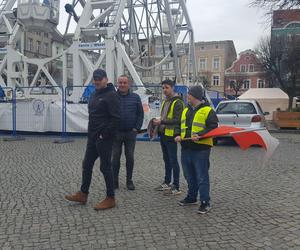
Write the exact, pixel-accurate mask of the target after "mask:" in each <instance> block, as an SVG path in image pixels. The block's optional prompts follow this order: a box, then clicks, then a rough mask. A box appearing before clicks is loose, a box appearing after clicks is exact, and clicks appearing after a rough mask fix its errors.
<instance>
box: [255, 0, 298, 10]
mask: <svg viewBox="0 0 300 250" xmlns="http://www.w3.org/2000/svg"><path fill="white" fill-rule="evenodd" d="M250 5H251V6H255V7H259V8H266V9H269V10H270V11H272V10H275V9H291V8H295V7H300V0H253V1H252V2H251V3H250Z"/></svg>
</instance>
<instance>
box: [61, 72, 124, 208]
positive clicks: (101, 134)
mask: <svg viewBox="0 0 300 250" xmlns="http://www.w3.org/2000/svg"><path fill="white" fill-rule="evenodd" d="M93 83H94V85H95V87H96V91H95V92H94V93H93V94H92V96H91V97H90V100H89V104H88V110H89V123H88V142H87V147H86V152H85V156H84V160H83V165H82V185H81V189H80V191H79V192H77V193H75V194H73V195H67V196H66V197H65V198H66V199H67V200H69V201H75V202H80V203H82V204H85V203H86V202H87V198H88V193H89V188H90V184H91V179H92V172H93V166H94V163H95V161H96V159H97V158H98V157H100V162H101V164H100V171H101V172H102V174H103V176H104V180H105V184H106V198H105V199H104V200H103V201H101V202H99V203H98V204H96V206H95V207H94V209H95V210H103V209H108V208H113V207H115V205H116V203H115V193H114V181H113V170H112V165H111V155H112V143H113V138H114V136H115V132H116V130H117V129H118V127H119V125H120V99H119V97H118V95H117V94H116V91H115V88H114V86H113V85H112V84H111V83H108V79H107V75H106V72H105V71H104V70H101V69H97V70H95V71H94V73H93Z"/></svg>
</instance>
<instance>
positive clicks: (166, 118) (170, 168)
mask: <svg viewBox="0 0 300 250" xmlns="http://www.w3.org/2000/svg"><path fill="white" fill-rule="evenodd" d="M174 87H175V83H174V82H173V81H171V80H164V81H163V82H162V89H163V94H164V95H165V97H166V99H165V100H164V102H163V103H162V107H161V116H160V119H154V120H153V124H154V125H157V126H159V130H158V131H159V135H160V144H161V149H162V153H163V159H164V163H165V178H164V182H163V183H162V184H161V185H159V186H158V187H157V188H156V190H157V191H165V194H166V195H178V194H181V193H182V192H181V191H180V189H179V173H180V170H179V164H178V159H177V143H176V142H175V141H174V139H175V137H176V136H178V135H180V119H181V113H182V110H183V107H184V103H183V100H182V98H181V96H179V95H177V94H176V93H175V91H174ZM172 174H173V183H171V181H172Z"/></svg>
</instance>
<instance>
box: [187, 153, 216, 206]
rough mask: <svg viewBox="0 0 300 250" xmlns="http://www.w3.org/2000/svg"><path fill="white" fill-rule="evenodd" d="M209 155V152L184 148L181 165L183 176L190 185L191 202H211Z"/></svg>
mask: <svg viewBox="0 0 300 250" xmlns="http://www.w3.org/2000/svg"><path fill="white" fill-rule="evenodd" d="M209 155H210V149H208V150H203V151H201V150H193V149H185V148H182V151H181V163H182V168H183V175H184V177H185V179H186V181H187V183H188V195H187V197H188V198H189V199H191V200H197V195H198V192H199V193H200V201H207V202H209V201H210V196H209V174H208V170H209Z"/></svg>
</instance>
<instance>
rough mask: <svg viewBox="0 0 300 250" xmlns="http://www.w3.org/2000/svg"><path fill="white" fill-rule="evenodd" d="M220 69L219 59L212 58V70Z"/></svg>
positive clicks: (216, 57)
mask: <svg viewBox="0 0 300 250" xmlns="http://www.w3.org/2000/svg"><path fill="white" fill-rule="evenodd" d="M219 68H220V57H218V56H214V58H213V69H219Z"/></svg>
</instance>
